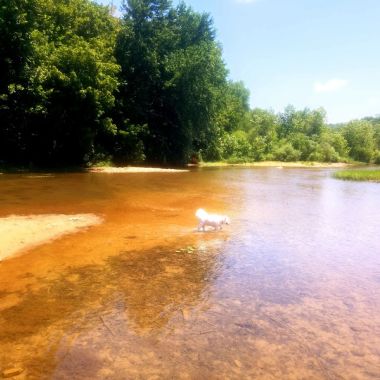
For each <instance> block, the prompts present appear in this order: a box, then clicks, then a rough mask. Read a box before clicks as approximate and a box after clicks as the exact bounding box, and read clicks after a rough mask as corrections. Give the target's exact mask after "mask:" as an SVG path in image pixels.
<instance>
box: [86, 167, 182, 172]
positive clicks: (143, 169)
mask: <svg viewBox="0 0 380 380" xmlns="http://www.w3.org/2000/svg"><path fill="white" fill-rule="evenodd" d="M88 171H89V172H92V173H180V172H188V171H189V170H187V169H164V168H148V167H138V166H124V167H116V166H100V167H93V168H90V169H88Z"/></svg>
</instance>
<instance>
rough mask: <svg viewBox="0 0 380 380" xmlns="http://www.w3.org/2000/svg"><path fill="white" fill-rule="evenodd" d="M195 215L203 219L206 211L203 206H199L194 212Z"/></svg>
mask: <svg viewBox="0 0 380 380" xmlns="http://www.w3.org/2000/svg"><path fill="white" fill-rule="evenodd" d="M195 216H196V217H197V218H198V219H205V217H206V216H207V212H206V211H205V210H203V208H199V209H198V210H197V212H196V213H195Z"/></svg>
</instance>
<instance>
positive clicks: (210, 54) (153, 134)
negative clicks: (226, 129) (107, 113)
mask: <svg viewBox="0 0 380 380" xmlns="http://www.w3.org/2000/svg"><path fill="white" fill-rule="evenodd" d="M124 11H125V15H124V18H123V23H122V30H121V32H120V34H119V37H118V41H117V48H116V56H117V59H118V62H119V63H120V65H121V68H122V71H121V83H122V84H121V87H120V102H119V109H120V112H119V116H120V119H121V120H123V119H129V120H130V121H131V123H132V124H134V125H135V124H140V125H143V124H144V125H146V126H147V131H148V132H147V133H146V135H145V136H144V137H143V138H142V141H143V144H144V147H145V151H146V156H147V159H148V160H149V161H158V162H184V161H187V160H188V159H189V157H190V155H191V153H192V152H193V151H197V150H202V149H206V148H207V146H208V145H209V143H210V142H211V141H216V139H217V138H218V136H220V133H219V131H218V130H217V128H218V126H217V123H214V122H213V121H214V119H215V115H216V114H217V113H218V112H219V110H220V108H221V105H222V99H221V94H222V88H224V86H225V84H226V75H227V71H226V69H225V66H224V63H223V60H222V57H221V49H220V47H219V46H218V45H217V43H216V42H215V40H214V38H215V33H214V29H213V26H212V21H211V19H210V17H209V16H208V15H207V14H199V13H196V12H194V11H193V10H192V9H191V8H188V7H186V6H185V5H184V4H183V3H182V4H180V5H179V6H178V7H176V8H174V7H172V5H171V2H170V1H164V0H155V1H152V0H129V1H127V2H126V3H125V5H124ZM210 145H211V144H210Z"/></svg>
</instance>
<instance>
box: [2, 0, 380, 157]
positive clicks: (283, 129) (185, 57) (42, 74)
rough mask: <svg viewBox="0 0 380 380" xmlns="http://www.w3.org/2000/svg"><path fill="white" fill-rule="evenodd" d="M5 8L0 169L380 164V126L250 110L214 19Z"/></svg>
mask: <svg viewBox="0 0 380 380" xmlns="http://www.w3.org/2000/svg"><path fill="white" fill-rule="evenodd" d="M112 13H113V10H112V9H111V7H105V6H101V5H99V4H97V3H95V2H93V1H91V0H0V161H1V162H5V163H16V164H33V165H77V164H91V163H95V162H97V161H99V160H105V159H112V160H113V161H114V162H123V163H126V162H143V161H147V162H151V163H185V162H189V161H190V160H199V159H205V160H221V159H222V160H230V161H231V162H242V161H255V160H268V159H270V160H286V161H288V160H318V161H339V160H344V161H346V160H358V161H364V162H378V163H380V119H379V118H366V119H365V120H357V121H352V122H350V123H348V124H347V125H340V126H337V127H332V126H328V125H327V123H326V113H325V111H324V110H323V109H317V110H309V109H304V110H296V109H295V108H294V107H292V106H289V107H287V108H286V109H285V110H284V111H283V112H282V113H280V114H275V113H274V112H272V111H266V110H262V109H257V108H255V109H252V110H251V109H249V92H248V91H247V89H246V88H245V86H244V84H243V83H242V82H232V81H230V80H229V79H228V71H227V68H226V66H225V63H224V62H223V59H222V50H221V47H220V45H219V44H218V42H217V41H216V39H215V30H214V26H213V22H212V19H211V17H210V16H209V15H208V14H204V13H197V12H195V11H193V10H192V9H191V8H190V7H188V6H186V5H185V4H184V3H181V4H180V5H178V6H173V4H172V3H171V1H169V0H128V1H125V2H124V8H123V16H122V18H120V19H119V18H116V17H114V16H113V15H112Z"/></svg>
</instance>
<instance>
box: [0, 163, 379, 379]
mask: <svg viewBox="0 0 380 380" xmlns="http://www.w3.org/2000/svg"><path fill="white" fill-rule="evenodd" d="M198 207H203V208H205V209H207V210H212V211H219V212H221V213H225V214H227V215H229V216H230V218H231V220H232V224H231V225H230V226H227V227H226V228H224V229H223V231H221V232H212V231H211V232H206V233H202V232H196V231H195V226H196V220H195V217H194V212H195V210H196V209H197V208H198ZM379 209H380V185H379V184H371V183H353V182H340V181H337V180H335V179H333V178H331V171H329V170H325V169H283V170H279V169H277V168H255V169H253V168H239V169H237V168H234V169H232V168H223V169H204V170H196V171H193V172H189V173H146V174H105V173H87V174H83V173H74V174H53V175H50V176H42V177H40V176H33V175H30V174H23V175H2V176H0V216H6V215H9V214H34V213H38V214H40V213H68V214H70V213H73V214H74V213H95V214H97V215H100V216H102V217H103V218H104V223H103V224H102V225H99V226H95V227H91V228H88V229H87V230H85V231H82V232H80V233H77V234H73V235H67V236H64V237H62V238H60V239H58V240H56V241H54V242H51V243H49V244H45V245H43V246H39V247H36V248H33V249H31V250H29V251H28V252H26V253H25V254H23V255H21V256H18V257H14V258H11V259H9V260H6V261H3V262H1V263H0V370H3V369H5V368H7V367H10V366H17V367H20V368H22V369H23V370H24V372H23V373H22V374H21V375H20V376H18V378H22V377H24V378H27V379H162V378H169V379H170V378H174V379H222V378H223V379H242V378H247V379H248V378H250V379H251V378H258V379H379V378H380V296H379V295H380V236H379V227H380V213H379ZM0 239H1V237H0Z"/></svg>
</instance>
